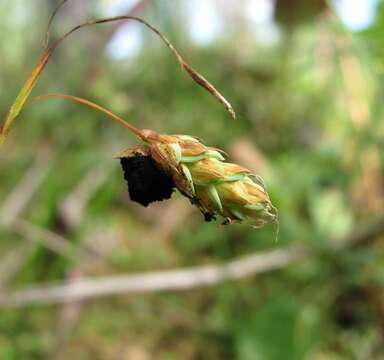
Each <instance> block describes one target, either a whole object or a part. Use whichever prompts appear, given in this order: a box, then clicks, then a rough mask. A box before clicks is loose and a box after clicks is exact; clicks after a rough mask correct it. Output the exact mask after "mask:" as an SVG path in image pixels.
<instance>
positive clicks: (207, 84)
mask: <svg viewBox="0 0 384 360" xmlns="http://www.w3.org/2000/svg"><path fill="white" fill-rule="evenodd" d="M122 20H134V21H138V22H139V23H141V24H143V25H145V26H146V27H147V28H149V29H150V30H152V31H153V32H154V33H155V34H157V35H158V36H159V37H160V39H161V40H162V41H163V42H164V43H165V44H166V46H167V47H168V48H169V49H170V50H171V51H172V53H173V55H174V56H175V58H176V60H177V62H178V63H179V64H180V65H181V67H182V68H183V69H184V70H185V71H186V72H187V73H188V74H189V75H190V77H191V78H192V79H193V80H194V81H195V82H196V83H197V84H199V85H200V86H202V87H203V88H204V89H206V90H207V91H208V92H209V93H210V94H211V95H212V96H213V97H214V98H216V99H217V100H218V101H219V102H220V103H221V104H222V105H223V106H224V107H225V109H226V110H227V111H228V112H229V113H230V114H231V116H232V117H233V118H236V113H235V111H234V109H233V107H232V105H231V104H230V103H229V102H228V101H227V100H226V99H225V97H224V96H223V95H222V94H220V92H219V91H218V90H217V89H216V88H215V87H214V86H213V85H212V84H211V83H210V82H209V81H208V80H206V79H205V78H204V77H203V76H202V75H200V74H199V73H198V72H197V71H196V70H195V69H193V68H192V67H191V66H190V65H189V64H188V63H187V62H186V61H185V60H184V59H183V57H182V56H181V55H180V53H179V52H178V51H177V50H176V48H175V47H174V46H173V45H172V43H171V42H170V41H169V40H168V39H167V38H166V37H165V36H164V35H163V34H162V33H161V32H160V31H159V30H158V29H157V28H155V27H154V26H153V25H151V24H150V23H148V22H147V21H145V20H143V19H142V18H139V17H136V16H128V15H127V16H115V17H110V18H104V19H97V20H93V21H89V22H86V23H84V24H81V25H78V26H76V27H74V28H73V29H72V30H70V31H68V32H67V33H66V34H65V35H64V36H63V37H62V38H61V39H60V40H58V42H57V43H56V44H54V45H53V47H55V46H57V45H58V44H59V43H60V42H61V41H62V40H64V39H65V38H66V37H67V36H69V35H70V34H72V33H73V32H75V31H77V30H79V29H81V28H83V27H87V26H92V25H97V24H104V23H109V22H114V21H122Z"/></svg>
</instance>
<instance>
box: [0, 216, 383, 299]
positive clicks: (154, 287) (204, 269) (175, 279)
mask: <svg viewBox="0 0 384 360" xmlns="http://www.w3.org/2000/svg"><path fill="white" fill-rule="evenodd" d="M383 233H384V218H379V219H377V220H375V221H374V222H370V223H369V224H366V225H364V226H362V227H361V228H358V229H355V230H354V231H352V232H351V233H350V234H347V235H346V236H344V237H342V238H340V239H334V240H331V241H329V242H328V244H329V246H328V248H327V249H321V248H315V247H313V246H290V247H287V248H285V249H278V250H271V251H265V252H261V253H257V254H253V255H248V256H244V257H241V258H239V259H236V260H232V261H229V262H227V263H225V264H223V265H205V266H196V267H191V268H182V269H175V270H168V271H155V272H147V273H139V274H136V275H117V276H111V277H100V278H98V279H90V278H89V279H82V280H79V281H76V282H73V283H71V284H64V285H50V286H49V285H48V286H35V287H31V288H29V289H25V290H20V291H14V292H10V293H4V292H3V293H2V294H0V305H4V306H23V305H29V304H56V303H67V302H72V301H78V300H85V299H91V298H100V297H107V296H110V295H116V294H129V293H149V292H155V291H165V290H189V289H195V288H201V287H206V286H214V285H218V284H221V283H224V282H226V281H230V280H239V279H242V278H245V277H248V276H251V275H256V274H262V273H265V272H269V271H272V270H276V269H280V268H283V267H284V266H287V265H289V264H291V263H293V262H294V261H297V260H299V259H303V258H307V257H308V256H313V255H316V254H320V253H328V254H332V252H335V253H338V252H339V251H341V250H343V249H345V248H346V247H347V246H353V245H359V244H362V243H366V242H368V241H370V240H372V239H375V238H377V237H378V236H379V235H381V234H383Z"/></svg>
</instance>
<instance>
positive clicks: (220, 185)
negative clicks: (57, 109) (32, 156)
mask: <svg viewBox="0 0 384 360" xmlns="http://www.w3.org/2000/svg"><path fill="white" fill-rule="evenodd" d="M66 1H67V0H63V1H61V2H60V3H59V5H58V7H57V8H56V9H55V11H54V13H53V15H52V16H51V18H50V21H49V24H48V29H47V32H46V36H45V40H44V46H43V51H42V54H41V56H40V59H39V61H38V63H37V65H36V66H35V68H34V69H33V70H32V72H31V74H30V76H29V77H28V79H27V81H26V83H25V84H24V85H23V87H22V88H21V90H20V92H19V94H18V95H17V97H16V99H15V101H14V103H13V105H12V106H11V108H10V110H9V111H8V113H7V115H6V117H5V120H4V122H3V125H2V126H1V127H0V146H1V144H2V143H4V141H5V139H6V137H7V135H8V134H9V131H10V128H11V126H12V125H13V123H14V121H15V120H16V119H17V117H18V115H19V114H20V112H21V111H22V109H23V108H24V106H25V105H26V103H27V100H28V97H29V96H30V94H31V92H32V90H33V88H34V86H35V85H36V83H37V81H38V79H39V77H40V75H41V74H42V72H43V70H44V68H45V66H46V65H47V63H48V61H49V59H50V58H51V56H52V55H53V53H54V51H55V50H56V48H57V47H58V46H59V45H60V44H61V43H62V42H63V41H64V40H65V39H66V38H67V37H68V36H70V35H71V34H73V33H74V32H76V31H77V30H79V29H81V28H84V27H88V26H92V25H97V24H102V23H108V22H114V21H122V20H133V21H137V22H139V23H141V24H143V25H145V26H146V27H147V28H149V29H150V30H151V31H153V32H154V33H155V34H157V35H158V36H159V37H160V39H161V40H162V41H163V42H164V43H165V45H166V46H167V47H168V48H169V49H170V50H171V52H172V53H173V55H174V56H175V58H176V60H177V62H178V63H179V64H180V66H181V68H182V69H183V70H185V71H186V72H187V74H188V75H189V76H190V77H191V78H192V79H193V80H194V81H195V82H196V83H197V84H199V85H200V86H202V87H203V88H204V89H206V90H207V91H208V92H209V93H210V94H211V95H212V96H213V97H214V98H216V99H217V100H218V101H219V102H220V103H221V104H222V105H223V106H224V107H225V109H226V110H227V111H228V112H229V113H230V114H231V116H232V117H233V118H235V111H234V110H233V108H232V106H231V104H230V103H229V102H228V101H227V100H226V99H225V98H224V96H223V95H221V94H220V92H219V91H218V90H217V89H216V88H215V87H214V86H213V85H212V84H211V83H210V82H208V80H206V79H205V78H204V77H203V76H202V75H200V74H199V73H198V72H197V71H196V70H195V69H193V68H192V67H191V66H190V65H189V64H188V63H187V62H186V61H185V60H184V59H183V57H182V56H181V55H180V53H179V52H178V51H177V50H176V48H175V47H174V46H173V45H172V44H171V43H170V41H169V40H168V39H167V38H166V37H165V36H164V35H163V34H162V33H161V32H160V31H159V30H158V29H156V28H155V27H154V26H152V25H151V24H149V23H148V22H146V21H145V20H143V19H141V18H138V17H133V16H116V17H112V18H103V19H97V20H92V21H89V22H86V23H83V24H80V25H78V26H76V27H74V28H73V29H71V30H70V31H68V32H67V33H65V34H64V36H62V37H61V38H59V40H57V41H56V42H55V43H53V44H52V45H49V32H50V27H51V24H52V21H53V18H54V16H55V15H56V13H57V11H58V10H59V8H60V7H61V6H62V5H63V4H64V3H65V2H66ZM55 97H56V98H63V99H67V100H71V101H76V102H78V103H81V104H83V105H86V106H89V107H91V108H94V109H96V110H98V111H101V112H103V113H104V114H106V115H107V116H108V117H109V118H110V119H112V120H114V121H117V122H119V123H121V124H122V125H124V126H125V127H126V128H127V129H128V130H129V131H130V132H131V133H132V134H134V135H135V136H136V137H138V138H139V139H140V140H141V141H142V142H144V145H138V146H135V147H133V148H129V149H126V150H124V151H123V152H122V153H120V154H119V155H118V156H117V158H119V159H120V162H121V165H122V167H123V171H124V177H125V179H126V180H127V182H128V191H129V195H130V197H131V199H132V200H133V201H136V202H138V203H140V204H141V205H143V206H147V205H148V204H150V203H152V202H154V201H161V200H165V199H169V198H170V197H171V195H172V193H173V191H174V189H175V188H176V189H177V190H178V191H179V192H180V193H181V194H182V195H184V196H185V197H187V198H188V199H189V200H190V201H191V203H192V204H194V205H196V206H197V207H198V208H199V210H200V211H201V212H202V213H203V215H204V217H205V219H206V220H207V221H210V220H212V219H214V218H216V217H217V216H221V217H223V218H224V219H225V220H224V223H226V224H231V223H248V224H250V225H252V226H254V227H261V226H263V225H265V224H267V223H275V224H278V216H277V210H276V208H275V207H274V206H273V205H272V203H271V201H270V199H269V196H268V193H267V191H266V189H265V185H264V182H263V180H262V179H261V178H260V176H258V175H255V174H252V172H251V171H250V170H248V169H247V168H244V167H242V166H240V165H237V164H233V163H230V162H227V161H226V159H225V157H226V154H225V153H224V152H223V151H222V150H220V149H216V148H213V147H209V146H206V145H204V144H203V143H202V142H201V141H200V140H199V139H197V138H195V137H193V136H190V135H166V134H160V133H157V132H156V131H154V130H141V129H138V128H136V127H135V126H134V125H132V124H131V123H129V122H127V121H126V120H124V119H122V118H121V117H119V116H117V115H115V114H113V113H112V112H111V111H109V110H107V109H105V108H104V107H102V106H100V105H98V104H95V103H93V102H91V101H89V100H86V99H83V98H80V97H76V96H72V95H64V94H49V95H44V96H39V97H36V98H34V99H33V100H32V102H33V103H36V102H38V101H41V100H44V99H49V98H55Z"/></svg>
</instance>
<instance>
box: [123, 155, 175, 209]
mask: <svg viewBox="0 0 384 360" xmlns="http://www.w3.org/2000/svg"><path fill="white" fill-rule="evenodd" d="M120 163H121V166H122V168H123V171H124V179H125V180H126V181H127V183H128V193H129V197H130V198H131V200H132V201H135V202H138V203H139V204H141V205H143V206H148V205H149V204H150V203H152V202H154V201H162V200H166V199H170V198H171V196H172V192H173V189H174V188H175V184H174V182H173V181H172V179H171V178H170V177H169V176H168V175H167V174H166V173H165V172H164V171H162V170H161V169H159V168H158V167H157V166H156V163H155V161H154V160H153V159H152V157H151V156H150V155H148V156H144V155H141V154H135V156H132V157H129V158H121V159H120Z"/></svg>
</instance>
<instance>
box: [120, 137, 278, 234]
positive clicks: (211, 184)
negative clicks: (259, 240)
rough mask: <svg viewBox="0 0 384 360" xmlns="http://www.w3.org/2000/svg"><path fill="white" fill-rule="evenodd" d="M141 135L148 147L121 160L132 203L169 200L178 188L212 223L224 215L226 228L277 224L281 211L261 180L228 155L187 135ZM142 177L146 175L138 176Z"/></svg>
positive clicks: (128, 152)
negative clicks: (226, 159)
mask: <svg viewBox="0 0 384 360" xmlns="http://www.w3.org/2000/svg"><path fill="white" fill-rule="evenodd" d="M142 135H143V137H142V139H143V140H144V141H145V142H146V143H147V144H148V145H144V146H137V147H133V148H129V149H127V150H125V151H123V152H122V153H121V154H119V155H118V156H117V157H118V158H120V159H121V164H122V166H123V169H124V171H125V178H126V180H127V181H128V189H129V193H130V197H131V199H132V200H134V201H137V202H139V203H140V204H142V205H144V206H147V205H148V204H149V203H151V202H153V201H158V200H164V199H168V198H169V197H170V196H171V194H172V191H173V188H174V187H176V188H177V189H178V190H179V191H180V193H182V194H183V195H184V196H186V197H188V198H189V199H190V201H191V202H192V204H194V205H196V206H197V207H198V208H199V209H200V211H201V212H202V213H203V215H204V217H205V219H206V220H207V221H209V220H211V219H215V218H216V216H217V215H220V216H222V217H223V218H224V219H225V223H227V224H230V223H234V222H237V223H241V222H245V223H248V224H250V225H252V226H254V227H261V226H263V225H265V224H267V223H277V221H278V220H277V210H276V209H275V208H274V207H273V205H272V203H271V201H270V199H269V197H268V194H267V191H266V190H265V186H264V183H263V181H262V180H261V178H260V177H259V176H257V175H253V174H252V173H251V172H250V171H249V170H248V169H246V168H244V167H242V166H240V165H237V164H232V163H229V162H226V161H225V158H224V152H223V151H221V150H219V149H216V148H212V147H208V146H205V145H204V144H202V143H201V142H200V141H199V140H198V139H196V138H194V137H192V136H188V135H161V134H158V133H156V132H155V131H152V130H142ZM149 169H151V170H149ZM149 172H150V173H151V174H150V175H149ZM138 173H141V174H142V177H140V176H139V177H136V178H135V175H136V174H138Z"/></svg>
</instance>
